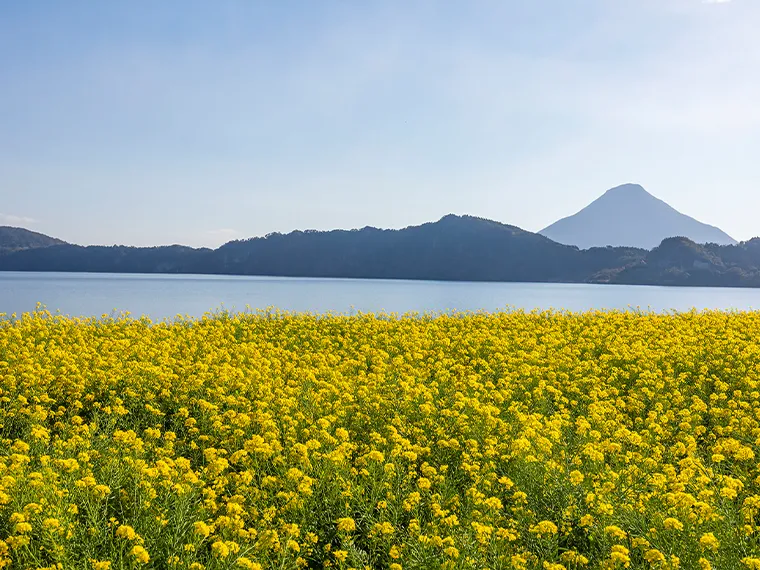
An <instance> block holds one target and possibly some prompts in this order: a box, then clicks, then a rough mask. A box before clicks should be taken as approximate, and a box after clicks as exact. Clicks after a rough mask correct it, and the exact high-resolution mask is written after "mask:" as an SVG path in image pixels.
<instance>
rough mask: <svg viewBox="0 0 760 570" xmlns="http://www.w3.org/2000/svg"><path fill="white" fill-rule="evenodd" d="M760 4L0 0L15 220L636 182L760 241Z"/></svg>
mask: <svg viewBox="0 0 760 570" xmlns="http://www.w3.org/2000/svg"><path fill="white" fill-rule="evenodd" d="M759 27H760V1H758V0H732V1H726V0H722V1H716V0H713V1H711V2H703V1H702V0H572V1H570V0H520V1H516V0H492V1H474V0H463V1H461V2H460V1H453V0H436V1H433V0H428V1H422V0H421V1H414V0H412V1H410V0H403V1H402V0H400V1H394V0H378V1H369V0H366V1H365V0H359V1H353V0H342V1H330V0H319V1H312V0H304V1H302V2H294V1H293V2H291V1H282V0H270V1H266V2H264V1H257V0H243V1H240V2H233V1H224V0H220V1H213V2H210V1H206V0H204V1H199V2H193V1H188V0H177V1H169V0H161V1H160V2H157V1H155V0H150V1H148V0H143V1H136V0H130V1H123V2H118V1H115V0H108V1H102V0H97V1H96V0H92V1H88V2H85V1H76V0H71V1H67V2H60V1H58V0H55V1H53V0H50V1H42V0H36V1H34V2H27V1H22V2H2V3H0V225H2V224H10V225H21V226H25V227H28V228H30V229H34V230H36V231H41V232H43V233H47V234H50V235H54V236H56V237H60V238H62V239H65V240H68V241H72V242H77V243H83V244H91V243H100V244H114V243H125V244H133V245H152V244H168V243H186V244H190V245H210V246H216V245H219V244H221V243H222V242H224V241H227V240H229V239H232V238H236V237H248V236H254V235H262V234H266V233H268V232H272V231H290V230H292V229H296V228H299V229H307V228H315V229H329V228H334V227H342V228H351V227H362V226H365V225H374V226H379V227H403V226H407V225H411V224H418V223H421V222H424V221H430V220H434V219H437V218H439V217H441V216H442V215H444V214H447V213H450V212H453V213H457V214H473V215H478V216H483V217H487V218H491V219H495V220H499V221H502V222H505V223H510V224H514V225H518V226H520V227H523V228H525V229H528V230H533V231H537V230H540V229H541V228H542V227H544V226H546V225H548V224H550V223H551V222H553V221H555V220H556V219H557V218H560V217H563V216H566V215H569V214H572V213H574V212H576V211H577V210H579V209H580V208H582V207H583V206H585V205H586V204H587V203H588V202H590V201H591V200H593V199H594V198H596V197H597V196H598V195H600V194H602V193H603V192H604V191H605V190H606V189H608V188H610V187H612V186H616V185H618V184H621V183H624V182H638V183H640V184H642V185H644V187H645V188H647V189H648V190H649V191H650V192H652V193H653V194H655V195H656V196H658V197H659V198H661V199H663V200H665V201H667V202H669V203H670V204H671V205H672V206H674V207H676V208H677V209H679V210H681V211H682V212H684V213H687V214H689V215H692V216H694V217H696V218H698V219H700V220H701V221H704V222H708V223H711V224H714V225H718V226H720V227H721V228H722V229H724V230H725V231H727V232H728V233H730V234H731V235H732V236H734V237H735V238H737V239H748V238H750V237H753V236H755V235H759V234H760V216H759V215H758V212H760V185H759V184H758V182H760V158H759V157H760V104H758V101H760V34H758V33H757V30H758V28H759Z"/></svg>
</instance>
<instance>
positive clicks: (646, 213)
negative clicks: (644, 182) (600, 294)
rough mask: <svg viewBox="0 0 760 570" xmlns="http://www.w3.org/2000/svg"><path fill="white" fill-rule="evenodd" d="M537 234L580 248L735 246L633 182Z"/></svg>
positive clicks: (712, 228)
mask: <svg viewBox="0 0 760 570" xmlns="http://www.w3.org/2000/svg"><path fill="white" fill-rule="evenodd" d="M538 233H540V234H542V235H544V236H546V237H548V238H551V239H553V240H554V241H557V242H559V243H564V244H567V245H575V246H577V247H580V248H582V249H588V248H589V247H604V246H607V245H611V246H628V247H640V248H643V249H648V250H651V249H653V248H655V247H657V246H658V245H659V244H660V243H661V242H662V240H664V239H666V238H668V237H673V236H684V237H688V238H689V239H691V240H692V241H694V242H696V243H717V244H719V245H736V244H737V243H738V242H737V241H736V240H735V239H733V238H732V237H731V236H729V235H728V234H727V233H725V232H724V231H723V230H721V229H720V228H717V227H716V226H712V225H710V224H705V223H704V222H700V221H699V220H696V219H695V218H692V217H691V216H688V215H686V214H683V213H681V212H679V211H678V210H676V209H675V208H674V207H673V206H671V205H670V204H668V203H667V202H665V201H664V200H661V199H660V198H657V197H656V196H654V195H652V194H650V193H649V192H647V191H646V190H645V189H644V187H643V186H641V185H640V184H634V183H627V184H621V185H620V186H616V187H614V188H610V189H609V190H607V191H606V192H605V193H604V194H602V195H601V196H600V197H599V198H597V199H595V200H594V201H592V202H591V203H590V204H588V205H587V206H585V207H584V208H582V209H581V210H579V211H578V212H576V213H575V214H573V215H571V216H567V217H564V218H561V219H560V220H557V221H556V222H554V223H553V224H551V225H549V226H547V227H545V228H544V229H542V230H540V231H539V232H538Z"/></svg>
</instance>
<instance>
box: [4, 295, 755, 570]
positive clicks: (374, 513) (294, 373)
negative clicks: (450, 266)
mask: <svg viewBox="0 0 760 570" xmlns="http://www.w3.org/2000/svg"><path fill="white" fill-rule="evenodd" d="M758 335H760V314H758V313H720V312H705V313H694V312H692V313H685V314H671V315H655V314H646V313H641V312H627V313H618V312H611V313H584V314H568V313H556V312H546V313H531V314H526V313H523V312H507V313H497V314H456V313H454V314H448V315H414V316H412V315H407V316H396V315H367V314H362V315H357V316H353V317H344V316H331V315H288V314H283V313H279V312H276V311H267V312H258V313H255V314H244V315H235V314H228V313H220V314H216V315H208V316H206V317H204V318H202V319H198V320H186V319H179V318H178V319H177V320H175V321H173V322H161V323H151V322H150V321H148V320H147V319H145V318H143V319H132V318H130V317H128V316H126V315H125V316H120V317H105V316H104V317H103V318H101V319H87V320H81V319H73V318H66V317H61V316H51V315H50V314H49V313H47V312H45V311H42V310H40V311H37V312H35V313H32V314H26V315H23V316H22V317H19V318H16V317H15V316H14V317H7V318H5V319H4V320H0V567H9V568H91V569H99V570H105V569H107V568H114V569H115V568H143V567H146V568H177V569H193V570H200V569H202V568H207V569H209V570H217V569H227V568H229V569H232V568H249V569H250V568H278V569H296V568H300V567H311V568H339V569H347V568H366V567H368V568H391V569H393V570H399V569H400V568H403V569H406V570H410V569H428V568H447V569H453V568H472V569H481V568H493V569H510V568H515V569H520V568H530V569H546V570H561V569H577V568H656V569H657V568H659V569H666V568H670V569H672V568H678V567H681V568H686V569H691V568H702V569H706V568H710V567H714V568H758V567H760V535H759V534H758V532H759V531H758V523H759V522H760V521H759V520H758V513H760V463H759V460H758V457H757V454H758V451H759V450H758V445H760V415H758V413H757V410H758V409H760V390H759V386H760V384H759V383H760V346H759V345H758V344H757V342H756V339H757V338H758Z"/></svg>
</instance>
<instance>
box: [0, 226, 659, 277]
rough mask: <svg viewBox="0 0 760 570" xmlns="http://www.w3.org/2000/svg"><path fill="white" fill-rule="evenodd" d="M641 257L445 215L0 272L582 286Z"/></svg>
mask: <svg viewBox="0 0 760 570" xmlns="http://www.w3.org/2000/svg"><path fill="white" fill-rule="evenodd" d="M645 253H646V252H644V251H643V250H633V249H630V248H619V249H614V248H608V249H601V250H598V251H594V250H590V251H588V252H585V251H580V250H578V248H575V247H571V246H567V245H562V244H558V243H556V242H553V241H552V240H550V239H548V238H546V237H544V236H541V235H538V234H534V233H531V232H527V231H525V230H522V229H520V228H517V227H515V226H509V225H506V224H501V223H499V222H494V221H491V220H486V219H482V218H475V217H472V216H454V215H448V216H444V217H443V218H441V219H440V220H438V221H437V222H431V223H427V224H422V225H420V226H410V227H407V228H404V229H401V230H381V229H377V228H371V227H366V228H362V229H360V230H333V231H326V232H318V231H294V232H291V233H288V234H279V233H273V234H269V235H267V236H265V237H259V238H252V239H248V240H239V241H233V242H229V243H227V244H225V245H223V246H222V247H220V248H219V249H217V250H213V251H212V250H208V249H193V248H186V247H181V246H172V247H160V248H133V247H124V246H114V247H103V246H89V247H82V246H77V245H68V244H67V245H55V246H51V247H48V248H44V249H35V250H26V251H17V252H14V253H10V254H6V255H2V256H0V270H17V271H92V272H124V273H133V272H140V273H213V274H234V275H279V276H292V277H354V278H386V279H431V280H447V281H450V280H453V281H543V282H547V281H568V280H570V281H576V282H577V281H583V280H585V279H586V277H587V276H589V275H593V274H596V273H598V272H603V271H605V270H607V271H611V270H613V269H617V268H619V267H621V266H625V265H628V264H631V263H635V262H637V261H639V260H641V259H643V257H644V255H645Z"/></svg>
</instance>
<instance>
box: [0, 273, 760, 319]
mask: <svg viewBox="0 0 760 570" xmlns="http://www.w3.org/2000/svg"><path fill="white" fill-rule="evenodd" d="M38 302H40V303H43V304H44V305H45V306H46V307H47V308H48V309H49V310H50V311H52V312H56V311H60V312H61V313H63V314H68V315H72V316H92V315H95V316H100V315H103V314H111V313H113V312H117V313H118V312H121V311H129V312H130V313H132V314H133V315H134V316H141V315H147V316H150V317H151V318H153V319H157V320H158V319H164V318H171V317H174V316H176V315H179V314H181V315H189V316H194V317H198V316H201V315H203V314H204V313H206V312H209V311H214V310H218V309H228V310H231V311H243V310H246V308H250V309H252V310H253V309H263V308H267V307H276V308H278V309H282V310H287V311H298V312H317V313H325V312H334V313H344V314H352V313H356V312H359V311H361V312H381V311H385V312H395V313H405V312H410V311H412V312H443V311H451V310H458V311H478V310H487V311H497V310H504V309H509V308H517V309H525V310H533V309H551V308H553V309H567V310H571V311H583V310H588V309H629V308H633V309H635V308H640V309H642V310H652V311H668V310H677V311H686V310H689V309H692V308H696V309H724V310H733V309H738V310H751V309H760V289H732V288H702V287H700V288H683V287H642V286H628V285H582V284H553V283H552V284H549V283H474V282H444V281H400V280H380V279H312V278H289V277H238V276H226V275H225V276H219V275H123V274H101V273H24V272H0V313H7V314H10V313H14V312H15V313H19V314H20V313H22V312H28V311H31V310H33V309H34V307H35V305H36V304H37V303H38Z"/></svg>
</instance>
